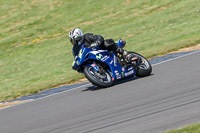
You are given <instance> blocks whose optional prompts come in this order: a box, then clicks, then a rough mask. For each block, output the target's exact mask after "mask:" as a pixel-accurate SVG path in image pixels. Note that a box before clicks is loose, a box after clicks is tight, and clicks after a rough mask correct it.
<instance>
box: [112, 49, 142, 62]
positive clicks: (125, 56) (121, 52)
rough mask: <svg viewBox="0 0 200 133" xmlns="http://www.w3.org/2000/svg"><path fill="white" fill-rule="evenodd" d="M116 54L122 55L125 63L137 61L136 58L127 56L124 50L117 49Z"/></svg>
mask: <svg viewBox="0 0 200 133" xmlns="http://www.w3.org/2000/svg"><path fill="white" fill-rule="evenodd" d="M116 52H117V53H119V54H121V55H122V57H123V58H124V59H125V61H126V63H131V62H133V61H136V60H137V59H138V58H137V57H136V56H134V55H133V54H129V53H128V52H127V51H126V50H124V49H122V48H120V47H118V48H117V50H116Z"/></svg>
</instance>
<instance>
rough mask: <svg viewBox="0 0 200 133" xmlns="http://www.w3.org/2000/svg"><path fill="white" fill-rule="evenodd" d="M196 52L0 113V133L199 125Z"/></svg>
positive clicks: (154, 132) (133, 132)
mask: <svg viewBox="0 0 200 133" xmlns="http://www.w3.org/2000/svg"><path fill="white" fill-rule="evenodd" d="M199 81H200V52H199V51H198V52H196V53H193V54H190V55H188V56H184V57H181V58H177V59H175V60H171V61H167V62H164V63H161V64H157V65H154V66H153V73H152V75H151V76H149V77H145V78H132V79H127V80H124V81H123V82H121V83H120V84H116V85H114V86H112V87H109V88H105V89H102V88H96V87H94V86H92V85H91V84H89V85H85V86H83V87H79V88H76V89H72V90H70V91H65V92H63V93H60V94H57V95H53V96H49V97H45V98H41V99H38V100H34V101H32V102H28V103H25V104H21V105H18V106H14V107H11V108H6V109H3V110H0V133H161V132H163V131H166V130H169V129H173V128H179V127H182V126H184V125H188V124H191V123H196V122H200V82H199Z"/></svg>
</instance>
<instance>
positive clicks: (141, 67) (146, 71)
mask: <svg viewBox="0 0 200 133" xmlns="http://www.w3.org/2000/svg"><path fill="white" fill-rule="evenodd" d="M129 53H131V54H133V55H134V56H136V57H138V58H139V60H138V62H137V70H136V76H138V77H145V76H149V75H150V74H151V72H152V66H151V63H150V62H149V61H148V60H147V59H146V58H145V57H144V56H142V55H140V54H138V53H136V52H129Z"/></svg>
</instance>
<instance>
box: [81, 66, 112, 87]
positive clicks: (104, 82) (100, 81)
mask: <svg viewBox="0 0 200 133" xmlns="http://www.w3.org/2000/svg"><path fill="white" fill-rule="evenodd" d="M83 72H84V74H85V77H86V78H87V79H88V80H89V81H90V82H91V83H92V84H93V85H96V86H99V87H109V86H111V85H112V83H113V81H112V77H111V76H110V74H109V73H108V72H107V71H104V73H100V72H97V71H96V70H95V69H94V68H93V67H91V66H86V67H85V68H84V70H83Z"/></svg>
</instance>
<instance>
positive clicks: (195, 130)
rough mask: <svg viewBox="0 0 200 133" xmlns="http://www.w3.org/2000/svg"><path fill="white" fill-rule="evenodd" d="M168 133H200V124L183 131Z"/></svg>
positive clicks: (177, 130) (170, 132)
mask: <svg viewBox="0 0 200 133" xmlns="http://www.w3.org/2000/svg"><path fill="white" fill-rule="evenodd" d="M166 133H200V123H198V124H193V125H190V126H187V127H184V128H181V129H176V130H172V131H168V132H166Z"/></svg>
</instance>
